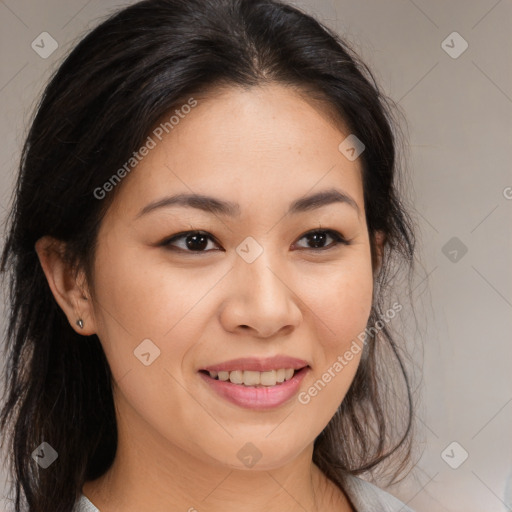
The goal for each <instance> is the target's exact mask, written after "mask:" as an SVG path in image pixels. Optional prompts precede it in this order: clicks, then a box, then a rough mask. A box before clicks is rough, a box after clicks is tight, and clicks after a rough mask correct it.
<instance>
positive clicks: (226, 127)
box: [90, 85, 373, 469]
mask: <svg viewBox="0 0 512 512" xmlns="http://www.w3.org/2000/svg"><path fill="white" fill-rule="evenodd" d="M196 99H197V101H198V103H197V106H195V107H194V108H192V109H190V110H191V111H190V112H189V113H188V114H186V115H184V114H183V113H182V115H181V116H180V117H179V122H178V123H175V124H174V127H173V128H172V129H169V125H168V130H169V133H168V134H165V131H164V132H163V133H164V135H165V137H161V138H162V140H159V138H158V137H156V136H155V135H154V134H153V135H152V139H153V140H154V142H155V144H154V147H153V148H152V149H149V151H148V154H147V155H146V156H145V157H143V158H141V161H140V163H139V164H138V165H137V167H136V168H135V169H134V170H132V171H131V173H130V174H128V175H127V176H126V177H125V178H124V180H123V182H122V184H121V185H119V187H120V189H119V190H118V191H117V192H118V195H117V197H116V199H115V201H114V203H113V204H112V207H111V208H110V209H109V211H108V213H107V215H106V217H105V219H104V221H103V223H102V225H101V228H100V232H99V237H98V246H97V252H96V260H95V267H94V272H95V273H94V285H95V297H94V299H95V300H94V301H93V302H92V307H93V310H92V317H91V320H90V321H91V322H93V324H94V330H95V332H96V333H97V334H98V336H99V338H100V340H101V343H102V345H103V347H104V350H105V353H106V356H107V359H108V361H109V364H110V367H111V370H112V374H113V377H114V380H115V381H116V386H115V390H114V397H115V401H116V407H117V409H118V414H119V416H120V418H121V419H123V418H124V420H125V423H126V424H127V425H130V429H131V432H132V434H130V435H133V436H138V440H139V441H138V442H139V443H142V444H144V443H145V442H146V441H141V439H144V440H146V439H147V440H148V441H147V442H148V443H150V441H149V440H150V439H151V440H152V441H154V440H158V442H159V443H160V442H164V444H165V443H170V444H171V445H173V446H175V447H178V448H179V449H180V450H183V452H184V453H186V454H187V455H188V456H189V457H191V456H192V457H197V458H199V459H201V460H203V461H209V462H210V463H212V464H222V465H229V466H231V467H237V468H241V469H243V468H244V467H250V465H251V463H250V462H249V461H250V460H251V459H250V457H251V456H252V457H253V460H256V459H258V458H259V460H258V461H257V463H258V467H259V468H261V469H265V468H266V469H271V468H274V467H278V466H281V465H282V464H285V463H286V462H289V461H291V460H293V459H294V458H295V457H296V456H298V455H299V454H300V453H301V452H303V451H304V450H305V449H306V448H307V447H308V446H311V444H312V443H313V441H314V439H315V438H316V437H317V436H318V434H319V433H320V432H321V431H322V430H323V429H324V427H325V426H326V425H327V423H328V422H329V420H330V418H331V417H332V416H333V414H334V413H335V412H336V409H337V408H338V406H339V405H340V403H341V402H342V400H343V398H344V396H345V394H346V392H347V390H348V388H349V386H350V384H351V382H352V380H353V377H354V375H355V372H356V369H357V366H358V363H359V358H360V355H361V352H360V351H356V350H353V349H352V350H350V349H351V346H352V347H354V345H353V342H354V340H356V341H357V342H358V344H359V345H361V343H360V342H359V341H358V340H357V336H358V335H359V334H360V333H361V332H363V331H364V330H365V327H366V323H367V320H368V317H369V314H370V308H371V302H372V290H373V278H372V265H371V256H370V245H369V237H368V231H367V226H366V222H365V215H364V202H363V188H362V180H361V167H360V161H359V159H356V160H349V159H348V158H346V157H345V156H344V154H342V153H341V152H340V150H339V149H338V146H339V145H340V143H341V142H342V141H343V140H344V139H345V138H346V137H347V136H348V135H349V132H348V131H344V132H341V131H340V130H339V129H338V128H336V127H335V126H334V124H332V123H331V122H330V121H329V120H328V119H329V118H328V116H327V115H326V114H325V113H322V112H321V111H320V110H319V109H317V108H314V107H313V106H311V104H310V103H308V102H305V101H304V100H303V99H302V98H301V96H299V95H297V93H295V92H293V91H292V90H291V89H288V88H284V87H283V86H278V85H271V86H265V87H263V88H252V89H250V90H248V91H242V90H238V89H230V90H224V91H223V92H221V93H219V94H217V95H216V96H212V97H210V98H209V99H204V100H201V99H199V98H196ZM185 110H187V111H188V109H185ZM161 131H162V130H160V131H159V132H158V133H160V132H161ZM150 146H153V144H152V143H150ZM334 190H336V191H338V192H339V193H340V196H338V197H343V196H342V195H341V194H343V195H345V196H347V197H349V198H351V201H350V200H349V201H340V200H337V201H335V200H330V201H322V200H321V199H320V200H318V201H312V202H310V201H307V198H309V197H311V196H313V195H316V194H319V193H321V192H327V191H330V192H332V191H334ZM181 194H186V195H190V194H198V195H201V196H208V197H210V198H212V201H216V203H215V204H214V207H211V208H210V210H208V208H206V209H204V208H203V207H200V206H201V205H204V204H205V203H204V202H202V203H201V202H199V201H197V200H196V201H193V200H191V201H190V202H189V203H188V205H187V204H185V201H181V202H179V203H178V202H175V203H174V204H170V203H169V202H168V204H166V200H167V199H168V198H170V197H173V196H176V195H181ZM225 203H229V208H227V207H225V206H222V207H220V206H218V205H219V204H222V205H224V204H225ZM351 203H352V204H351ZM212 204H213V203H212ZM292 205H295V207H293V206H292ZM290 209H291V211H290ZM196 230H200V231H201V232H203V235H204V236H203V237H201V236H196V237H194V233H192V234H189V235H188V236H187V235H185V236H182V237H180V238H177V239H175V240H173V241H170V242H168V244H166V243H165V242H166V241H169V240H170V239H171V238H172V237H173V235H176V234H178V233H183V232H185V231H196ZM315 230H318V232H317V233H316V235H315V233H312V234H310V235H308V233H310V232H312V231H313V232H314V231H315ZM327 230H329V231H327ZM332 231H334V232H337V233H339V234H341V235H342V236H343V237H344V238H345V239H346V240H348V241H350V245H345V244H344V243H342V242H338V243H336V237H335V235H333V233H332ZM347 351H349V352H351V354H352V358H347V357H346V356H345V354H346V352H347ZM275 356H283V357H290V358H296V359H300V360H302V361H303V363H301V362H298V363H297V366H298V367H299V368H300V367H302V366H304V364H306V365H307V368H306V369H305V370H302V371H301V372H300V373H297V374H296V376H295V377H294V378H293V379H292V380H293V382H292V381H290V382H289V383H288V384H286V383H285V384H275V385H274V386H270V387H268V388H267V387H265V388H248V387H245V385H244V384H232V383H226V382H219V381H215V382H214V381H212V379H211V377H209V376H207V373H206V372H204V371H200V370H204V369H205V368H207V367H212V366H216V365H219V364H221V363H225V362H229V361H230V360H233V359H238V358H254V359H256V360H257V361H256V363H255V364H256V366H254V367H252V368H253V370H254V369H255V368H258V366H257V363H258V362H260V363H261V360H264V359H267V360H268V358H273V357H275ZM349 359H350V360H349ZM258 360H259V361H258ZM341 360H343V363H342V362H341ZM229 366H230V367H231V368H232V369H233V370H243V369H244V368H251V367H250V366H245V367H244V366H243V365H242V363H240V362H239V363H234V364H231V365H229ZM340 366H341V369H340ZM291 367H293V365H292V363H291V362H286V361H270V363H269V366H261V367H260V368H262V369H266V370H269V372H270V373H267V372H265V375H263V377H262V376H261V374H260V373H247V374H245V373H240V372H235V373H234V374H229V375H230V377H231V378H233V379H234V380H235V381H236V379H237V378H239V379H245V378H246V379H248V380H247V382H248V383H251V382H255V381H251V380H250V379H252V378H259V379H260V382H261V379H262V378H263V380H264V383H269V382H272V378H277V377H279V376H280V375H281V374H282V373H283V372H276V373H275V375H274V374H273V373H272V372H271V371H270V370H272V369H274V370H278V369H286V368H291ZM208 375H209V374H208ZM326 375H327V376H326ZM222 376H223V377H224V378H225V374H222ZM280 378H281V379H282V375H281V377H280ZM266 379H269V380H266ZM296 381H297V383H296ZM317 381H320V383H318V382H317ZM315 383H316V388H315V389H314V390H313V391H311V392H310V391H309V390H310V388H311V387H312V386H313V385H314V384H315ZM279 386H283V388H282V389H281V390H280V389H279ZM283 390H287V391H286V392H285V391H283ZM315 391H316V392H315ZM121 423H123V420H122V421H121ZM141 436H142V437H141ZM152 441H151V442H152ZM246 443H251V444H246ZM246 456H249V458H244V457H246ZM254 457H256V459H254Z"/></svg>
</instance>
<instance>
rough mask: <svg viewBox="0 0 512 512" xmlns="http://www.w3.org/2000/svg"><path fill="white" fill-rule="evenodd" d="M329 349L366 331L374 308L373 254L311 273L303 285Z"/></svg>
mask: <svg viewBox="0 0 512 512" xmlns="http://www.w3.org/2000/svg"><path fill="white" fill-rule="evenodd" d="M301 295H302V296H303V297H304V301H305V302H306V304H307V306H308V307H309V308H310V309H311V312H312V313H311V314H312V315H313V318H314V319H315V320H314V325H315V326H316V327H317V328H318V329H319V330H320V331H321V337H319V339H320V340H321V341H322V343H323V344H324V348H325V349H326V350H329V351H331V350H335V349H336V350H337V349H342V348H343V346H344V345H345V344H347V343H349V344H350V341H351V340H352V338H353V337H355V336H357V335H358V334H359V333H360V332H362V331H364V329H365V327H366V324H367V321H368V317H369V315H370V312H371V306H372V298H373V275H372V268H371V262H370V258H369V255H368V257H366V254H362V255H361V258H353V260H352V261H350V262H349V261H346V262H342V263H340V264H337V265H336V266H335V267H333V268H331V269H325V268H324V269H319V270H318V271H317V272H316V273H310V274H309V276H308V279H307V281H305V284H304V288H302V289H301Z"/></svg>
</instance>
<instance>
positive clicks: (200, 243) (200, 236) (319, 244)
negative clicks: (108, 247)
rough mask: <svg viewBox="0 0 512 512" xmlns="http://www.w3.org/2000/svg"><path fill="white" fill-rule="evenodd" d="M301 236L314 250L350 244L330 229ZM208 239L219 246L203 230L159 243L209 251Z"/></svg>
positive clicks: (166, 245) (174, 248)
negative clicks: (329, 241)
mask: <svg viewBox="0 0 512 512" xmlns="http://www.w3.org/2000/svg"><path fill="white" fill-rule="evenodd" d="M303 238H307V239H308V243H312V244H313V245H314V247H303V249H305V250H310V251H316V252H318V251H325V250H327V249H333V248H334V247H336V246H337V245H339V244H343V245H350V242H349V241H348V240H346V239H345V237H344V236H343V235H342V234H341V233H339V232H338V231H334V230H332V229H317V230H314V231H309V232H308V233H306V234H305V235H303V236H302V237H301V238H300V239H299V240H302V239H303ZM329 238H332V240H333V242H331V243H330V244H329V245H327V246H326V247H324V246H323V245H324V244H325V242H326V241H327V240H328V239H329ZM182 240H183V242H184V243H182V244H181V246H180V245H178V243H177V242H178V241H182ZM210 241H211V242H213V244H214V245H217V247H219V245H218V244H217V243H216V242H215V239H214V238H213V236H212V235H210V234H209V233H207V232H205V231H185V232H183V233H178V234H176V235H173V236H172V237H171V238H168V239H166V240H164V241H163V242H162V243H161V244H159V245H161V246H162V247H167V248H169V249H171V250H178V251H184V252H196V253H201V252H210V250H211V249H210V250H206V248H207V247H208V243H209V242H210Z"/></svg>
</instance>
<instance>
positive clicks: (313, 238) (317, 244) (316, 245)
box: [300, 229, 350, 251]
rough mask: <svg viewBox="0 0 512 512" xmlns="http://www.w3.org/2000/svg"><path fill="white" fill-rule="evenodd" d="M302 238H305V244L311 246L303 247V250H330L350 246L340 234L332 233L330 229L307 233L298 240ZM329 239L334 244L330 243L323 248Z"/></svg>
mask: <svg viewBox="0 0 512 512" xmlns="http://www.w3.org/2000/svg"><path fill="white" fill-rule="evenodd" d="M303 238H306V239H307V243H308V244H311V245H312V247H311V246H310V247H304V249H306V250H312V251H318V250H320V251H322V250H326V249H332V248H334V247H336V246H337V245H339V244H344V245H350V242H348V241H347V240H346V239H345V237H343V235H342V234H341V233H338V232H337V231H334V230H332V229H321V230H318V229H317V230H315V231H310V232H309V233H306V234H305V235H303V236H302V237H301V238H300V240H302V239H303ZM329 238H331V239H332V240H334V242H331V243H330V244H328V245H327V246H324V244H325V243H326V241H328V240H329Z"/></svg>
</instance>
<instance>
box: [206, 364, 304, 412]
mask: <svg viewBox="0 0 512 512" xmlns="http://www.w3.org/2000/svg"><path fill="white" fill-rule="evenodd" d="M310 369H311V368H310V366H309V365H306V366H303V367H301V368H280V369H277V370H267V371H264V372H259V371H254V370H232V371H229V372H228V371H226V370H220V371H217V370H199V372H198V374H199V375H200V377H201V380H202V381H203V382H205V384H206V385H207V389H208V390H209V391H213V393H214V395H213V396H216V397H220V398H222V399H223V400H226V401H228V402H230V403H231V404H235V405H237V406H239V407H243V408H245V409H253V410H259V411H262V410H269V409H274V408H276V407H279V406H282V405H284V404H286V403H287V402H289V401H290V400H291V399H292V398H293V397H294V396H295V395H296V394H297V393H298V391H299V388H300V385H301V383H302V380H303V379H304V377H305V376H306V375H307V373H308V372H309V370H310Z"/></svg>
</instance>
